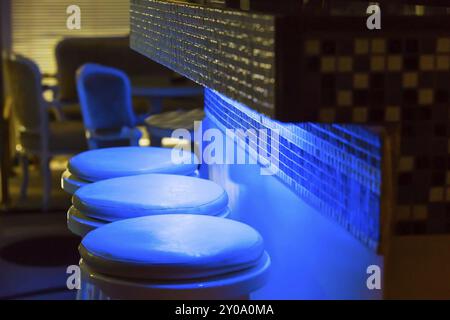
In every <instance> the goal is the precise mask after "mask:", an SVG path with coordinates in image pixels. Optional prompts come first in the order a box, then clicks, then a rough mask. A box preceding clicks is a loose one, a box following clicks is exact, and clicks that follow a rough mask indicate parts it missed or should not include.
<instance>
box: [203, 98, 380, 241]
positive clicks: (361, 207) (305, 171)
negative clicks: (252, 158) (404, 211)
mask: <svg viewBox="0 0 450 320" xmlns="http://www.w3.org/2000/svg"><path fill="white" fill-rule="evenodd" d="M205 109H206V113H207V116H208V117H209V118H210V119H212V120H213V121H214V122H215V123H216V124H217V125H218V126H219V127H221V128H222V129H223V130H225V129H243V130H248V129H253V130H256V131H258V130H259V129H266V130H267V132H268V137H269V139H268V140H267V144H268V145H271V147H270V148H267V147H266V144H265V143H264V144H263V145H261V143H260V144H259V147H260V148H261V147H262V148H265V151H267V152H268V155H269V158H270V153H274V152H275V150H274V147H273V146H274V145H276V144H271V140H270V139H272V136H274V135H273V134H272V133H271V131H272V130H278V131H279V133H280V137H279V150H277V151H279V153H278V154H279V157H278V158H279V170H278V172H277V173H276V174H277V176H278V178H279V179H281V181H282V182H283V183H284V184H286V185H287V186H288V187H289V188H290V189H291V190H293V191H294V192H295V193H296V194H297V195H299V196H300V197H301V198H302V199H303V200H304V201H306V202H307V203H308V204H310V205H311V206H313V207H314V208H316V209H318V210H319V211H320V212H322V213H323V214H325V215H327V216H329V217H330V218H332V219H334V220H335V221H337V222H338V223H339V224H341V225H342V226H343V227H344V228H346V229H347V230H348V231H349V232H351V233H352V234H353V235H354V236H355V237H357V238H358V239H359V240H361V241H362V242H364V243H365V244H366V245H368V246H369V247H371V248H376V247H377V244H378V243H379V239H380V197H381V194H380V184H381V164H380V163H381V142H380V137H379V136H378V135H377V134H376V133H375V132H372V131H371V130H370V129H367V128H366V127H362V126H358V125H331V124H330V125H329V124H314V123H302V124H289V123H287V124H285V123H280V122H278V121H275V120H272V119H270V118H268V117H266V116H264V115H262V114H260V113H258V112H255V111H253V110H251V109H249V108H248V107H246V106H245V105H243V104H241V103H238V102H235V101H233V100H231V99H229V98H227V97H225V96H223V95H221V94H219V93H217V92H215V91H213V90H210V89H206V90H205ZM246 147H247V148H250V150H252V151H255V152H256V151H257V150H256V149H257V148H258V146H256V145H254V144H250V143H248V141H247V144H246ZM260 153H261V152H260ZM263 153H264V152H263Z"/></svg>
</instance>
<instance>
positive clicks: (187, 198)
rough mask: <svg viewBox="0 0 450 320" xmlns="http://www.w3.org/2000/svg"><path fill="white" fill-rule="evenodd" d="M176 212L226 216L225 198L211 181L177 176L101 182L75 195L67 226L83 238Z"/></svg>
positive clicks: (141, 176) (226, 204)
mask: <svg viewBox="0 0 450 320" xmlns="http://www.w3.org/2000/svg"><path fill="white" fill-rule="evenodd" d="M177 213H186V214H199V215H209V216H218V217H227V216H228V214H229V209H228V195H227V193H226V191H225V190H224V189H223V188H222V187H221V186H219V185H218V184H216V183H215V182H213V181H210V180H205V179H200V178H195V177H187V176H180V175H170V174H144V175H137V176H128V177H121V178H114V179H108V180H102V181H99V182H95V183H91V184H88V185H85V186H83V187H81V188H79V189H78V190H77V191H76V192H75V194H74V196H73V197H72V207H71V208H70V209H69V211H68V213H67V224H68V227H69V229H70V230H71V231H72V232H73V233H75V234H77V235H79V236H81V237H84V236H85V235H86V234H87V233H88V232H90V231H91V230H93V229H96V228H98V227H100V226H103V225H105V224H108V223H110V222H113V221H118V220H124V219H130V218H135V217H141V216H151V215H159V214H177Z"/></svg>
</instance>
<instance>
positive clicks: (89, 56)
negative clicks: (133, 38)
mask: <svg viewBox="0 0 450 320" xmlns="http://www.w3.org/2000/svg"><path fill="white" fill-rule="evenodd" d="M129 42H130V40H129V37H73V38H66V39H64V40H62V41H61V42H59V43H58V45H57V46H56V50H55V54H56V63H57V66H58V73H57V77H58V86H59V100H60V101H61V102H77V101H78V96H77V90H76V84H75V75H76V71H77V70H78V69H79V68H80V67H81V66H82V65H84V64H86V63H97V64H101V65H104V66H108V67H113V68H118V69H120V70H123V71H124V72H126V73H127V74H128V75H129V76H130V77H131V78H134V77H142V76H149V75H158V76H162V77H170V76H171V75H172V71H171V70H169V69H168V68H165V67H163V66H162V65H160V64H159V63H156V62H153V61H151V60H150V59H147V58H146V57H144V56H143V55H141V54H139V53H137V52H135V51H133V50H132V49H130V45H129Z"/></svg>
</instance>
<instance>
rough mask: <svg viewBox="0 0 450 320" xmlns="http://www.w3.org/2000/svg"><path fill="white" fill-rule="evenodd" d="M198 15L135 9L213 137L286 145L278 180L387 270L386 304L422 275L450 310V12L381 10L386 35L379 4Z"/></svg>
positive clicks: (152, 50)
mask: <svg viewBox="0 0 450 320" xmlns="http://www.w3.org/2000/svg"><path fill="white" fill-rule="evenodd" d="M191 2H194V1H191ZM191 2H188V1H182V2H181V1H178V2H176V1H158V0H132V1H131V9H130V10H131V11H130V12H131V19H130V21H131V38H130V39H131V40H130V41H131V43H130V45H131V47H132V48H133V49H134V50H136V51H138V52H140V53H142V54H143V55H146V56H147V57H149V58H151V59H153V60H155V61H157V62H159V63H161V64H163V65H165V66H167V67H169V68H171V69H173V70H174V71H176V72H178V73H180V74H182V75H184V76H186V77H188V78H190V79H192V80H194V81H195V82H197V83H199V84H201V85H203V86H204V87H205V88H206V89H205V111H206V114H207V122H209V123H212V124H213V126H215V127H217V128H220V129H222V130H225V129H243V130H248V129H254V130H259V129H265V130H268V140H267V141H268V142H267V145H266V144H264V145H263V146H261V144H257V145H252V144H251V143H249V142H248V141H247V140H245V141H244V144H247V147H248V148H249V150H252V149H253V150H254V151H258V150H260V149H261V148H263V149H264V151H265V152H266V153H267V154H268V157H267V158H270V155H271V152H273V148H271V147H269V145H271V143H270V142H271V140H270V139H272V137H273V134H274V132H275V131H277V132H280V139H279V146H278V148H277V150H276V151H277V152H279V166H278V167H279V170H278V171H277V173H276V178H277V180H278V181H279V182H281V184H282V185H283V186H284V187H286V188H287V189H288V190H290V192H293V193H294V194H295V195H296V196H298V197H299V198H300V199H302V200H303V201H304V202H305V203H307V204H308V206H310V207H312V208H314V209H315V210H317V211H318V212H320V213H322V215H323V216H325V217H327V219H328V220H330V221H333V222H335V223H337V225H339V226H340V228H343V229H345V230H346V231H348V233H349V234H351V236H352V237H354V238H356V239H357V240H358V241H359V243H360V244H363V246H364V247H365V248H366V249H367V250H368V252H369V253H368V254H369V255H370V254H373V255H374V256H373V257H374V258H373V259H375V260H376V261H377V263H378V262H380V260H379V258H375V257H381V262H380V263H381V264H383V267H384V269H383V272H384V284H385V288H384V289H383V293H382V296H383V297H405V296H406V297H407V296H410V297H415V294H416V293H415V292H413V291H408V290H409V289H408V281H409V280H410V279H411V278H414V277H415V275H417V274H420V275H421V277H422V278H423V279H426V280H424V281H423V283H422V282H420V283H419V284H418V285H417V286H418V287H421V289H422V290H425V291H426V290H427V289H429V290H428V291H429V292H431V293H430V294H435V295H437V296H439V295H440V294H441V295H445V296H447V297H449V296H450V294H449V292H448V287H447V286H450V283H445V281H444V283H439V281H438V280H437V279H439V277H444V276H443V275H444V274H445V270H450V252H448V250H445V252H441V251H440V250H438V249H436V248H445V247H446V246H448V244H450V125H449V124H450V112H449V109H450V108H449V107H450V17H449V13H450V9H448V8H446V7H444V5H446V1H442V0H435V1H420V0H405V1H378V3H379V4H380V7H381V9H382V16H381V17H382V18H381V29H380V30H368V28H367V27H366V20H367V18H368V16H369V15H368V14H366V9H367V7H368V5H369V2H368V1H343V0H342V1H341V0H336V1H332V0H330V1H295V0H286V1H276V2H273V3H274V4H271V3H272V2H271V1H266V0H254V1H251V0H244V1H238V0H227V1H225V0H224V1H220V0H219V1H197V2H202V4H197V3H191ZM318 3H320V4H318ZM421 4H422V5H423V4H427V5H429V6H425V7H424V6H416V5H421ZM431 6H432V7H431ZM449 6H450V5H449ZM210 173H211V171H210ZM213 173H214V170H213ZM218 176H219V174H217V173H216V174H213V175H212V179H215V180H220V179H221V178H218ZM222 182H223V184H227V182H226V179H225V180H223V181H222ZM265 201H268V200H265ZM261 214H262V213H261ZM278 214H279V215H282V214H283V207H280V208H279V213H278ZM298 214H301V212H299V213H298ZM242 219H243V220H245V217H243V218H242ZM255 223H257V222H255ZM430 248H433V249H430ZM275 259H276V258H275ZM370 259H372V258H370ZM370 259H368V260H370ZM417 261H420V264H417ZM405 269H406V270H405ZM408 270H409V271H408ZM421 277H417V278H418V279H419V278H420V279H421ZM447 278H448V277H447ZM417 281H420V280H417ZM424 288H425V289H424ZM264 297H265V296H264ZM371 297H372V296H371ZM431 297H432V296H431Z"/></svg>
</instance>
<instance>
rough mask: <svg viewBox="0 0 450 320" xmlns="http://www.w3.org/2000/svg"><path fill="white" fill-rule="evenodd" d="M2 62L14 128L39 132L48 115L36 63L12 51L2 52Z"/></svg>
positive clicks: (21, 130)
mask: <svg viewBox="0 0 450 320" xmlns="http://www.w3.org/2000/svg"><path fill="white" fill-rule="evenodd" d="M3 63H4V65H3V66H4V78H5V79H4V80H5V88H6V90H7V92H6V94H7V95H8V96H9V98H10V99H11V103H12V115H13V117H14V123H15V126H17V127H16V128H17V129H18V130H19V131H20V132H29V133H37V134H41V133H42V130H43V129H44V128H45V125H46V124H44V123H43V122H44V121H46V119H47V118H46V117H45V116H44V115H45V113H44V111H45V110H44V98H43V96H42V82H41V81H42V75H41V72H40V71H39V68H38V66H37V65H36V64H35V63H34V62H33V61H31V60H29V59H27V58H25V57H23V56H20V55H15V54H4V55H3Z"/></svg>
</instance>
